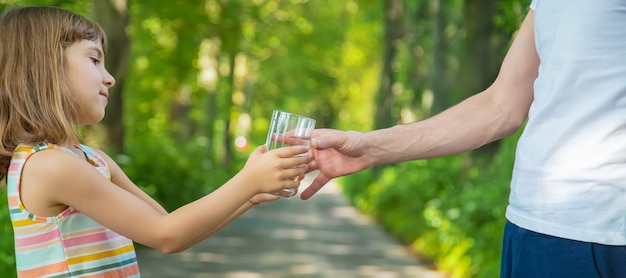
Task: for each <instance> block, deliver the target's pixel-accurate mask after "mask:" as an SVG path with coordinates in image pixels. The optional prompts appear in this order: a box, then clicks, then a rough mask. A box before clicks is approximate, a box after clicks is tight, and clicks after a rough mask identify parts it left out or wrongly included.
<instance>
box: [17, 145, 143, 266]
mask: <svg viewBox="0 0 626 278" xmlns="http://www.w3.org/2000/svg"><path fill="white" fill-rule="evenodd" d="M79 147H80V148H81V149H82V150H83V152H84V153H85V156H86V157H87V159H88V161H89V163H91V164H92V165H93V166H94V167H96V168H97V169H98V170H99V171H100V172H101V173H102V174H103V175H104V176H105V177H106V178H107V179H109V180H110V179H111V174H110V172H109V169H108V166H107V164H106V162H105V161H104V160H103V159H102V157H100V156H99V155H98V154H97V153H95V152H94V151H93V150H92V149H90V148H89V147H87V146H85V145H80V146H79ZM45 149H60V150H65V151H68V152H70V153H72V154H74V153H73V152H72V151H70V150H69V149H67V148H64V147H62V146H59V145H53V144H47V143H43V144H40V145H37V146H29V145H19V146H18V147H17V148H16V150H15V153H14V155H13V158H12V160H11V164H10V166H9V173H8V177H7V193H8V199H9V210H10V214H11V221H12V224H13V230H14V231H15V254H16V263H17V272H18V277H139V276H140V275H139V267H138V265H137V257H136V255H135V249H134V247H133V242H132V241H131V240H129V239H128V238H126V237H123V236H121V235H119V234H117V233H115V232H113V231H111V230H109V229H107V228H105V227H103V226H102V225H100V224H98V223H97V222H95V221H94V220H92V219H91V218H89V217H87V216H86V215H84V214H82V213H80V212H79V211H77V210H75V209H73V208H71V207H68V208H67V209H65V210H64V211H63V212H62V213H60V214H59V215H57V216H55V217H42V216H37V215H34V214H32V213H30V212H29V211H28V210H27V208H25V207H24V205H23V204H22V202H21V199H20V178H21V173H22V168H23V166H24V163H25V162H26V160H27V159H28V158H29V157H30V155H32V154H34V153H35V152H37V151H41V150H45Z"/></svg>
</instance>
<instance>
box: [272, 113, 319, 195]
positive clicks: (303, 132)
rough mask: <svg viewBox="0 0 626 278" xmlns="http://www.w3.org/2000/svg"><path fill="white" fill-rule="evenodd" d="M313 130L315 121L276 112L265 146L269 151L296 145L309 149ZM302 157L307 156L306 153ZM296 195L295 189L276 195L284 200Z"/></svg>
mask: <svg viewBox="0 0 626 278" xmlns="http://www.w3.org/2000/svg"><path fill="white" fill-rule="evenodd" d="M313 129H315V120H314V119H311V118H309V117H304V116H301V115H297V114H293V113H289V112H285V111H281V110H274V112H273V113H272V120H271V121H270V127H269V130H268V132H267V139H266V141H265V145H266V147H267V150H268V151H269V150H273V149H277V148H282V147H288V146H294V145H302V146H307V147H308V146H310V144H311V133H313ZM301 155H306V153H303V154H301ZM294 193H295V190H293V189H283V190H282V191H281V192H276V193H275V194H276V195H278V196H280V197H283V198H291V197H292V196H293V195H294Z"/></svg>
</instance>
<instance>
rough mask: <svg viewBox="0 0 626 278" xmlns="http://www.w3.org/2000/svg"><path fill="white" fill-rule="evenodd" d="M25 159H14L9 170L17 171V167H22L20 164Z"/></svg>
mask: <svg viewBox="0 0 626 278" xmlns="http://www.w3.org/2000/svg"><path fill="white" fill-rule="evenodd" d="M22 162H23V161H13V162H11V164H9V171H17V169H19V168H20V164H22Z"/></svg>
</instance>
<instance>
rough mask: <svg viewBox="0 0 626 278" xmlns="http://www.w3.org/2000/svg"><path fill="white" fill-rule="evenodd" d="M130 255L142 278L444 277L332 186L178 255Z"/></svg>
mask: <svg viewBox="0 0 626 278" xmlns="http://www.w3.org/2000/svg"><path fill="white" fill-rule="evenodd" d="M308 184H309V182H308V181H307V180H304V181H303V183H302V185H303V186H306V185H308ZM137 256H138V260H139V267H140V270H141V273H142V276H143V277H148V278H153V277H154V278H161V277H163V278H165V277H176V278H180V277H185V278H187V277H189V278H291V277H295V278H314V277H315V278H318V277H319V278H351V277H376V278H404V277H407V278H408V277H419V278H443V277H445V276H444V275H443V274H441V273H439V272H437V271H436V270H434V269H433V268H432V267H431V266H429V265H428V264H427V263H424V262H422V261H420V260H419V259H418V258H417V257H416V256H414V255H413V254H411V252H410V251H409V250H408V248H406V246H404V245H402V244H401V243H399V242H398V241H397V240H395V239H394V238H393V237H391V236H390V235H389V234H387V233H386V232H385V231H384V230H383V229H382V228H381V227H380V226H379V225H378V224H376V223H375V222H374V221H372V220H371V219H369V218H368V217H367V216H365V215H363V214H361V213H360V212H359V211H358V210H356V209H355V208H354V207H352V206H350V205H349V204H348V202H346V200H345V198H344V197H342V196H341V194H340V192H339V190H338V187H337V186H336V185H335V184H333V183H330V184H328V185H327V186H326V187H325V188H324V189H322V191H320V192H318V194H317V195H315V196H314V197H313V198H311V199H309V200H307V201H302V200H300V198H299V197H293V198H291V199H281V200H278V201H275V202H272V203H264V204H261V205H258V206H256V207H254V208H252V209H251V210H249V211H248V212H246V213H245V214H244V215H242V216H241V217H239V218H238V219H237V220H235V221H234V222H233V223H231V224H230V225H229V226H227V227H226V228H224V229H223V230H222V231H220V232H219V233H217V234H216V235H214V236H213V237H211V238H209V239H207V240H205V241H203V242H201V243H199V244H197V245H196V246H194V247H192V248H190V249H188V250H186V251H184V252H181V253H177V254H171V255H167V254H163V253H161V252H159V251H156V250H153V249H149V248H141V247H140V248H138V250H137Z"/></svg>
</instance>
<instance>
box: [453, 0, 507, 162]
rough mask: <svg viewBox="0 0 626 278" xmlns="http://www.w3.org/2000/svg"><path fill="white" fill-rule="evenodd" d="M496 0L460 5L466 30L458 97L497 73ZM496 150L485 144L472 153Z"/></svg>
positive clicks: (486, 83) (472, 91)
mask: <svg viewBox="0 0 626 278" xmlns="http://www.w3.org/2000/svg"><path fill="white" fill-rule="evenodd" d="M496 11H497V1H496V0H466V1H465V5H464V7H463V14H464V17H465V19H464V22H465V33H466V37H465V38H464V40H463V49H462V54H461V55H462V58H461V65H460V66H461V72H460V74H459V76H460V78H459V85H460V88H459V97H460V98H461V99H465V98H467V97H469V96H471V95H473V94H476V93H478V92H481V91H483V90H485V89H486V88H487V87H488V86H489V85H490V84H491V83H492V82H493V80H494V79H495V77H496V76H497V74H498V68H499V65H500V62H501V59H502V54H501V52H500V51H498V50H499V49H502V41H503V40H502V38H501V36H502V35H501V34H500V32H498V30H497V28H496V27H495V25H494V22H493V17H494V15H495V13H496ZM497 150H498V142H494V143H491V144H488V145H486V146H484V147H482V148H481V149H479V150H478V151H477V152H474V153H475V154H479V155H486V156H487V157H490V156H491V155H493V154H495V152H496V151H497Z"/></svg>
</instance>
